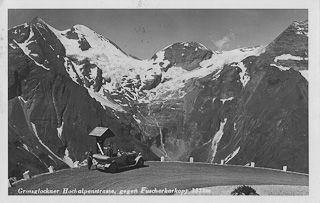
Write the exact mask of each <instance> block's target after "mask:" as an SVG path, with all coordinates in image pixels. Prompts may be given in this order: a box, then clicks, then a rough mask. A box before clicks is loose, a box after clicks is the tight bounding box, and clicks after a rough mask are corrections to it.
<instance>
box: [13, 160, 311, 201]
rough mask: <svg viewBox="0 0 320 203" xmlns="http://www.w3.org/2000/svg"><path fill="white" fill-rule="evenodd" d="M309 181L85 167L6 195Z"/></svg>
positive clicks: (194, 170)
mask: <svg viewBox="0 0 320 203" xmlns="http://www.w3.org/2000/svg"><path fill="white" fill-rule="evenodd" d="M308 179H309V176H308V175H304V174H296V173H291V172H283V171H280V170H279V171H277V170H269V169H261V168H251V167H239V166H228V165H215V164H203V163H183V162H165V163H163V162H147V163H146V166H145V167H142V168H138V169H136V168H127V169H125V170H122V171H119V172H117V173H114V174H110V173H106V172H102V171H99V170H88V169H87V168H86V167H81V168H73V169H67V170H63V171H57V172H54V173H51V174H45V175H40V176H37V177H34V178H32V179H30V180H26V181H21V182H18V183H17V184H15V185H14V187H12V188H9V194H10V195H16V194H23V195H27V194H32V195H34V193H35V192H38V194H39V192H41V194H42V195H43V194H47V193H46V192H43V191H45V190H47V191H48V189H49V190H51V191H50V192H51V193H49V194H50V195H53V194H58V195H62V194H67V195H70V194H83V193H84V191H87V190H95V193H92V194H120V191H121V190H133V191H131V194H135V192H137V191H138V194H142V193H141V192H143V194H146V193H147V194H148V192H151V191H152V190H153V191H155V190H154V189H156V190H157V191H158V193H157V194H159V193H161V194H162V193H165V194H172V193H173V190H174V189H177V190H185V189H188V190H192V189H193V188H204V187H211V186H222V185H243V184H244V185H301V186H308V184H309V181H308ZM161 189H162V191H160V190H161ZM164 189H165V191H164V192H163V190H164ZM39 190H40V191H39ZM41 190H42V191H41ZM53 190H55V191H53ZM75 190H76V191H77V192H75ZM79 190H82V192H81V191H80V192H79ZM98 190H99V191H98ZM102 190H103V191H102ZM109 190H113V191H109ZM66 191H68V192H66ZM159 191H160V192H159ZM109 192H111V193H109ZM175 192H177V191H175ZM87 194H89V193H87Z"/></svg>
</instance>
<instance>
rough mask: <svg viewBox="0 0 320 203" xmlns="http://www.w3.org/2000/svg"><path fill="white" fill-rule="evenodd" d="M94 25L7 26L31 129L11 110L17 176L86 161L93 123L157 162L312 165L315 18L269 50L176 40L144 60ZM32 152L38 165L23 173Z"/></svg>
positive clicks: (12, 91)
mask: <svg viewBox="0 0 320 203" xmlns="http://www.w3.org/2000/svg"><path fill="white" fill-rule="evenodd" d="M88 29H89V28H87V27H85V26H79V25H78V26H73V27H72V28H70V29H67V30H65V31H58V30H56V29H54V28H52V27H51V26H50V25H48V24H47V23H45V22H44V21H43V20H42V19H41V18H35V19H34V20H33V21H32V22H31V23H30V24H22V25H19V26H16V27H14V28H12V29H10V30H9V31H8V32H9V54H8V58H9V74H8V77H9V83H8V86H9V107H10V109H17V110H16V111H18V109H19V108H21V107H19V105H18V103H17V102H13V101H15V100H16V99H18V100H19V101H20V103H21V102H22V103H21V104H23V105H22V110H23V111H24V112H26V113H24V115H25V118H26V120H25V121H23V122H27V123H29V124H28V125H29V126H31V127H30V128H29V130H28V133H26V135H24V130H21V129H20V127H17V126H18V125H17V123H18V122H19V119H20V118H18V117H16V116H14V115H13V114H9V115H8V116H9V129H10V130H9V138H10V139H9V149H10V150H9V176H13V174H15V176H17V174H19V173H20V176H21V171H23V170H26V169H28V168H30V167H32V168H37V167H34V166H35V165H38V166H39V167H38V169H32V170H33V172H34V173H39V171H45V170H46V168H47V167H48V166H49V165H54V166H55V167H56V168H61V167H62V168H63V167H68V166H67V160H70V159H71V161H72V162H75V161H82V160H83V159H84V158H85V155H84V152H85V151H88V150H89V149H94V148H95V143H94V140H92V138H90V137H89V136H88V133H89V132H90V130H92V129H93V128H94V127H96V126H105V127H109V128H110V129H111V130H112V131H114V133H115V134H116V135H117V136H116V137H115V138H114V143H115V145H117V148H123V149H125V150H137V151H141V152H142V153H143V154H144V155H145V156H146V157H147V158H148V159H150V160H159V159H160V157H161V156H164V157H166V159H167V160H182V161H185V160H188V159H189V157H190V156H192V157H194V160H195V161H196V162H209V163H220V160H225V161H226V162H227V163H230V164H240V165H245V164H247V163H249V162H251V161H255V162H256V164H257V165H258V166H262V167H271V168H279V167H281V166H282V165H285V164H286V165H288V167H289V169H291V170H294V171H299V172H307V171H308V81H307V80H306V79H305V77H306V75H305V72H303V71H307V69H308V38H307V32H308V29H307V22H302V23H301V25H300V24H299V23H296V22H294V23H293V24H292V25H290V26H289V27H288V29H286V30H285V31H284V32H283V33H282V34H280V35H279V37H278V38H276V39H275V40H274V41H273V42H272V43H270V44H269V45H267V46H256V47H248V48H239V49H236V50H232V51H224V52H214V51H211V50H209V49H207V48H206V47H204V46H203V45H201V44H199V43H196V42H183V43H181V42H180V43H174V44H172V45H169V46H167V47H165V48H163V49H162V50H160V51H159V52H157V53H155V55H154V57H152V58H151V59H148V60H138V59H135V58H134V57H131V56H130V54H127V53H125V52H123V51H122V50H121V49H120V48H118V46H116V44H114V43H113V42H111V41H110V40H108V39H107V38H105V37H103V36H101V35H99V34H97V33H95V32H94V31H92V30H88ZM289 42H290V43H291V44H290V43H289ZM292 42H294V43H295V44H292ZM284 45H285V46H284ZM295 49H297V50H298V51H294V50H295ZM110 50H114V51H110ZM156 56H157V57H156ZM275 98H276V99H275ZM266 107H268V108H266ZM22 110H19V111H20V113H18V112H17V114H19V115H23V114H21V113H22V112H21V111H22ZM203 118H206V119H203ZM15 126H16V127H15ZM32 126H33V127H32ZM22 129H25V128H22ZM14 132H16V133H14ZM35 133H36V134H37V135H38V137H36V135H35ZM11 138H12V139H11ZM35 138H36V139H35ZM28 140H32V144H31V143H30V141H28ZM23 144H24V145H26V146H27V149H28V150H29V151H28V150H26V148H25V147H23V146H24V145H23ZM277 145H279V147H276V146H277ZM45 146H47V148H46V147H45ZM36 147H39V148H41V149H37V148H36ZM14 149H17V150H18V151H16V152H15V151H14ZM48 149H50V150H48ZM18 153H19V154H20V155H18ZM24 153H29V154H30V153H31V154H33V155H32V156H33V157H38V158H36V159H37V160H39V161H38V163H37V161H34V162H32V163H30V164H29V163H26V162H23V164H22V165H23V166H21V165H20V166H19V167H20V169H17V168H16V167H17V166H16V163H20V162H21V159H18V158H17V157H21V156H23V155H22V154H24ZM55 155H56V157H59V158H60V159H61V160H63V161H62V162H61V163H60V161H59V164H58V162H57V160H56V159H55V158H54V157H55ZM49 156H50V157H52V159H51V158H49V159H48V157H49ZM40 157H41V158H40ZM27 159H29V158H27ZM18 160H20V161H18ZM68 163H69V165H70V162H68ZM40 166H41V167H40ZM13 171H16V172H13ZM17 171H20V172H19V173H18V172H17Z"/></svg>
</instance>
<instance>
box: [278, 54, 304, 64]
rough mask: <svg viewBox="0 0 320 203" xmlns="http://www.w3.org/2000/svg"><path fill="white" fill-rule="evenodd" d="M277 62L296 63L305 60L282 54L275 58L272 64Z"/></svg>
mask: <svg viewBox="0 0 320 203" xmlns="http://www.w3.org/2000/svg"><path fill="white" fill-rule="evenodd" d="M279 60H296V61H301V60H305V59H304V58H302V57H301V56H293V55H291V54H282V55H280V56H277V57H275V58H274V62H276V63H277V62H278V61H279Z"/></svg>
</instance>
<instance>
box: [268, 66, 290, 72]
mask: <svg viewBox="0 0 320 203" xmlns="http://www.w3.org/2000/svg"><path fill="white" fill-rule="evenodd" d="M270 65H271V66H273V67H277V68H279V69H280V70H281V71H287V70H290V67H284V66H281V65H276V64H270Z"/></svg>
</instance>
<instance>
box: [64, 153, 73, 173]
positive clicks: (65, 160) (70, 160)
mask: <svg viewBox="0 0 320 203" xmlns="http://www.w3.org/2000/svg"><path fill="white" fill-rule="evenodd" d="M64 153H65V155H64V157H63V161H64V162H65V163H66V164H68V166H69V167H70V168H73V167H74V164H73V161H72V159H71V158H70V157H69V150H68V149H67V148H66V150H65V152H64Z"/></svg>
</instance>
